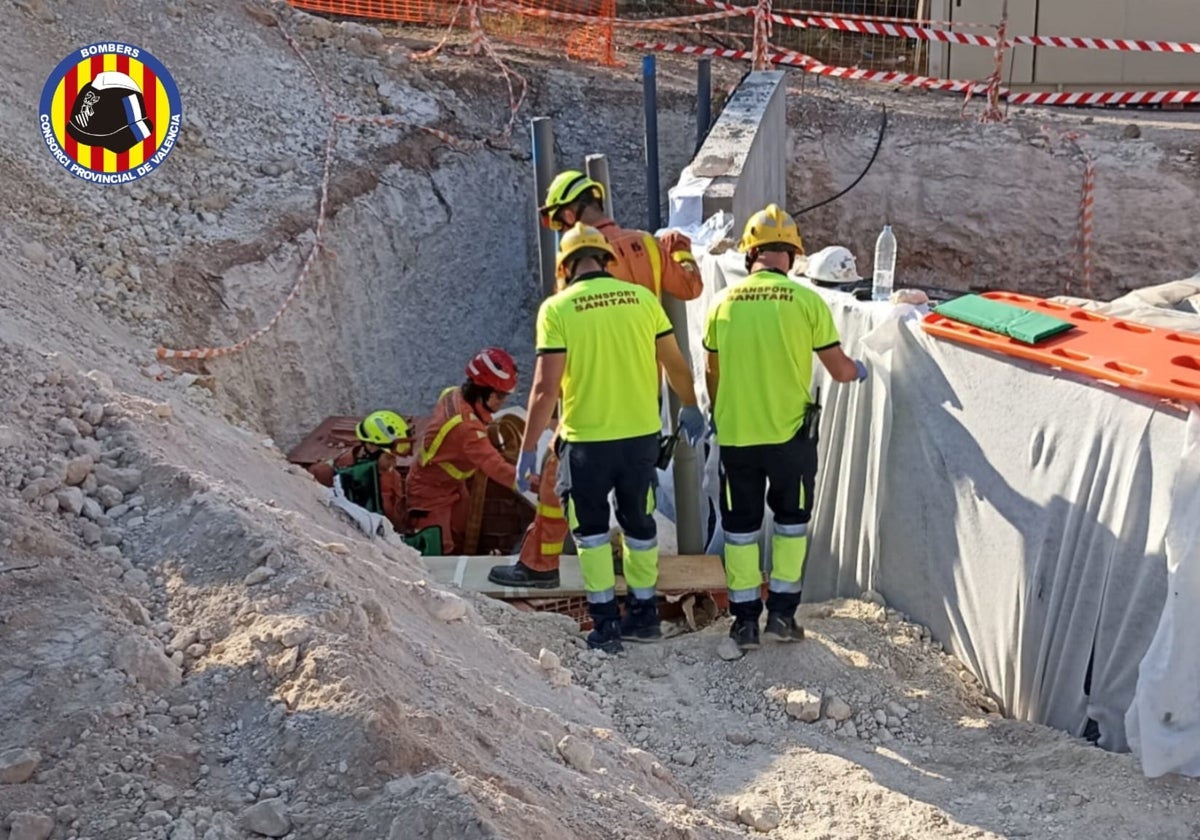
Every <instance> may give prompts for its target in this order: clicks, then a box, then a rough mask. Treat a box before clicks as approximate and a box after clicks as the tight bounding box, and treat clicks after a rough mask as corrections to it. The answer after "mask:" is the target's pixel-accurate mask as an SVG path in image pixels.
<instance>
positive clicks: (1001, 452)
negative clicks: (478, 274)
mask: <svg viewBox="0 0 1200 840" xmlns="http://www.w3.org/2000/svg"><path fill="white" fill-rule="evenodd" d="M741 261H742V257H741V255H740V254H737V253H735V252H728V253H725V254H722V255H719V256H712V255H708V256H706V257H704V259H703V260H702V268H703V272H704V277H705V294H704V296H703V297H702V298H700V299H699V300H697V301H693V302H691V303H689V306H688V320H689V330H690V334H691V344H692V348H693V359H692V362H693V365H694V369H695V370H697V371H702V370H703V354H704V351H703V348H702V347H701V343H700V336H701V333H702V330H703V323H704V314H705V312H706V311H707V308H708V302H709V300H710V299H711V296H712V295H713V294H714V293H715V292H716V291H717V290H719V289H721V288H724V286H725V285H727V284H729V283H736V282H737V281H738V280H739V279H741V278H742V277H744V275H745V272H744V270H743V267H742V265H741ZM819 291H820V294H822V295H823V296H824V297H825V298H826V300H827V301H829V303H830V305H831V308H832V309H833V312H834V317H835V321H836V322H837V324H838V326H839V330H840V332H841V336H842V341H843V345H844V347H845V349H846V351H847V352H848V353H849V354H850V355H851V356H854V357H857V358H862V359H864V360H865V361H866V363H867V365H868V367H869V368H870V369H871V377H870V379H869V380H868V381H867V382H866V383H864V384H861V385H859V384H857V383H851V384H846V385H840V384H836V383H832V382H831V381H830V380H829V379H828V376H827V375H826V374H825V372H824V370H823V369H821V367H820V365H819V363H818V364H817V374H816V378H815V384H817V385H819V386H820V387H821V401H822V403H823V405H824V411H823V412H822V415H821V425H820V429H821V441H820V445H819V453H820V467H819V471H818V475H817V489H816V506H815V510H814V516H813V521H812V523H811V525H810V553H809V559H808V563H807V568H806V572H805V587H804V599H805V600H806V601H820V600H825V599H828V598H832V597H844V596H855V595H857V594H859V593H860V592H861V591H862V590H864V589H868V588H870V589H875V590H877V591H879V592H881V593H882V594H883V595H884V596H885V597H886V599H887V600H888V603H889V604H890V605H892V606H894V607H896V608H897V609H900V610H902V611H904V612H905V613H908V614H909V615H910V616H912V617H913V618H914V619H915V620H917V621H920V622H921V623H923V624H926V625H928V626H929V627H930V629H931V630H932V632H933V635H934V637H935V638H937V639H938V640H939V641H941V642H943V643H944V644H945V645H946V646H947V647H948V648H949V649H950V650H951V651H953V652H954V653H955V654H956V655H957V656H958V657H959V658H960V659H961V660H962V661H963V662H965V663H966V664H967V665H968V666H969V667H970V668H971V669H972V671H974V673H975V674H976V675H977V676H979V677H980V679H981V680H982V681H983V683H984V684H985V685H986V686H987V687H988V688H989V689H990V690H991V691H992V692H993V693H994V694H995V696H996V697H997V698H998V699H999V700H1000V702H1001V703H1002V705H1003V707H1004V709H1005V711H1006V713H1007V714H1009V715H1011V716H1013V717H1016V718H1019V719H1025V720H1032V721H1038V722H1042V723H1046V724H1049V725H1051V726H1055V727H1057V728H1060V729H1064V730H1066V731H1069V732H1072V733H1074V734H1076V735H1081V734H1083V732H1084V729H1085V727H1086V726H1087V723H1088V720H1089V719H1092V720H1094V721H1096V723H1097V724H1098V726H1099V731H1100V744H1101V746H1104V747H1106V748H1108V749H1113V750H1125V749H1127V748H1128V746H1129V742H1128V739H1127V736H1126V725H1125V720H1126V711H1127V710H1128V709H1129V708H1130V704H1131V702H1132V701H1133V698H1134V693H1135V688H1137V686H1138V679H1139V665H1141V666H1142V690H1144V691H1147V692H1148V695H1147V697H1148V700H1147V702H1145V703H1144V704H1139V706H1138V709H1140V710H1141V725H1142V729H1141V732H1142V738H1141V741H1140V743H1139V745H1140V747H1141V748H1142V752H1141V755H1142V759H1143V762H1144V766H1145V768H1146V771H1147V772H1148V773H1151V772H1155V771H1156V770H1158V769H1159V768H1161V767H1164V766H1169V767H1170V768H1172V769H1177V770H1182V771H1184V772H1192V773H1195V772H1197V770H1200V677H1198V676H1197V674H1198V671H1200V610H1197V609H1196V606H1197V605H1198V604H1200V581H1198V580H1197V577H1200V572H1198V571H1197V570H1196V564H1197V562H1200V524H1198V523H1200V513H1198V511H1200V479H1197V478H1196V477H1195V476H1194V475H1192V477H1191V478H1190V479H1188V478H1187V476H1186V475H1184V473H1182V472H1181V470H1180V465H1181V463H1188V464H1189V466H1188V470H1191V471H1195V470H1200V455H1197V452H1200V443H1197V442H1196V440H1194V439H1191V440H1189V441H1188V443H1187V445H1188V446H1189V447H1191V448H1189V449H1187V450H1185V428H1186V427H1187V424H1186V423H1185V417H1186V416H1185V415H1184V414H1183V413H1182V412H1181V411H1179V410H1178V409H1175V408H1172V407H1171V406H1168V405H1166V404H1164V403H1161V402H1159V401H1157V400H1154V399H1152V398H1147V397H1143V396H1142V395H1139V394H1136V393H1132V392H1128V391H1117V390H1116V389H1113V388H1109V387H1107V386H1105V385H1104V384H1102V383H1099V382H1095V381H1093V380H1089V379H1087V378H1085V377H1080V376H1075V375H1074V374H1070V373H1066V372H1062V371H1055V370H1053V369H1050V368H1048V367H1045V366H1042V365H1038V364H1034V363H1030V362H1023V361H1021V360H1018V359H1013V358H1009V357H1003V356H997V355H991V354H988V353H985V352H981V351H977V350H973V349H970V348H967V347H965V346H961V345H957V344H954V343H952V342H948V341H944V340H941V339H937V338H933V337H931V336H929V335H927V334H926V333H925V332H924V331H923V330H922V329H921V328H920V320H919V316H920V314H921V313H920V312H918V311H917V310H914V309H913V308H912V307H892V306H890V305H889V304H875V303H865V304H864V303H859V302H857V301H855V300H854V299H853V298H852V297H851V296H849V295H846V294H842V293H837V292H829V291H826V290H819ZM697 379H698V384H700V385H701V387H702V377H697ZM1195 425H1196V421H1193V427H1194V426H1195ZM1197 435H1200V432H1197V431H1195V429H1194V428H1193V431H1192V437H1193V438H1195V437H1196V436H1197ZM713 450H714V451H713V452H711V453H710V456H709V458H708V460H707V463H706V468H705V474H704V481H705V492H706V495H707V496H708V498H709V499H710V500H711V501H713V502H714V503H715V499H716V490H717V482H718V476H717V454H716V452H715V447H713ZM1181 453H1182V454H1183V457H1182V458H1181ZM1187 475H1191V473H1190V472H1189V473H1187ZM1177 476H1179V478H1178V483H1176V482H1177ZM1169 522H1170V523H1172V524H1171V527H1172V530H1171V535H1172V536H1171V539H1170V541H1169V542H1168V538H1167V533H1168V523H1169ZM1184 523H1187V524H1186V525H1185V524H1184ZM721 545H722V540H721V537H720V534H719V532H718V534H716V535H715V538H714V542H713V544H712V546H711V547H710V550H720V548H721ZM1168 562H1170V563H1171V564H1173V565H1172V569H1173V570H1174V571H1173V572H1172V575H1173V577H1172V584H1171V585H1172V586H1173V587H1176V588H1177V589H1178V591H1179V592H1180V595H1179V598H1181V599H1183V600H1182V604H1181V607H1182V608H1180V609H1174V610H1169V611H1167V612H1166V613H1164V610H1163V604H1164V600H1165V599H1166V595H1167V589H1168ZM1172 591H1175V590H1174V589H1173V590H1172ZM1160 617H1164V618H1163V623H1162V626H1160V621H1159V620H1160ZM1156 628H1158V635H1157V636H1156V634H1155V629H1156ZM1152 639H1155V645H1156V648H1155V649H1154V650H1153V651H1152V654H1153V656H1151V657H1148V658H1147V659H1146V662H1145V663H1143V657H1144V656H1145V655H1146V653H1147V649H1148V648H1150V645H1151V641H1152ZM1185 653H1186V654H1188V655H1190V657H1191V658H1190V660H1189V661H1188V662H1187V663H1186V665H1185V664H1184V663H1183V661H1182V660H1183V658H1184V654H1185ZM1151 697H1152V698H1154V699H1153V700H1152V701H1151V700H1149V698H1151ZM1185 698H1190V699H1188V700H1187V702H1184V700H1185ZM1160 703H1165V704H1167V705H1169V706H1170V708H1171V709H1174V710H1176V711H1175V712H1174V713H1173V714H1174V717H1173V718H1172V721H1173V723H1169V724H1163V723H1162V722H1161V719H1162V716H1161V715H1160V714H1158V710H1159V709H1160ZM1161 708H1166V707H1165V706H1162V707H1161ZM1148 720H1149V721H1150V722H1151V724H1152V725H1148V723H1147V721H1148ZM1156 721H1157V722H1156ZM1167 729H1169V737H1168V732H1167ZM1168 742H1169V747H1168V746H1167V743H1168Z"/></svg>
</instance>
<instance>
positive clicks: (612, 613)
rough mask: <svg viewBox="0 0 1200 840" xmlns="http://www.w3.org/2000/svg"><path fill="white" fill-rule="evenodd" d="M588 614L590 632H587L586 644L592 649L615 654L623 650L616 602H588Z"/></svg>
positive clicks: (619, 617)
mask: <svg viewBox="0 0 1200 840" xmlns="http://www.w3.org/2000/svg"><path fill="white" fill-rule="evenodd" d="M588 615H590V616H591V617H592V624H593V627H592V632H591V633H588V637H587V645H588V647H589V648H591V649H592V650H602V651H604V652H605V653H608V654H617V653H620V652H621V651H623V650H625V648H624V647H623V646H622V645H621V611H620V610H619V609H617V602H616V601H615V600H613V601H605V602H604V603H602V604H588Z"/></svg>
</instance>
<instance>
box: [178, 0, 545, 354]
mask: <svg viewBox="0 0 1200 840" xmlns="http://www.w3.org/2000/svg"><path fill="white" fill-rule="evenodd" d="M472 1H473V0H472ZM459 5H460V6H461V5H462V3H461V2H460V4H459ZM456 14H457V13H456ZM275 23H276V26H278V27H279V31H280V33H281V34H282V36H283V38H284V40H285V41H287V44H288V46H289V47H291V49H292V51H293V52H294V53H295V54H296V55H297V57H299V59H300V62H301V63H302V64H303V65H304V67H305V69H306V70H307V71H308V73H309V75H310V76H312V79H313V81H314V82H315V83H316V87H317V91H318V93H319V94H320V96H321V104H322V106H323V107H324V109H325V111H326V113H327V114H328V116H329V128H328V131H327V132H326V135H325V150H324V156H323V157H324V159H323V162H322V166H321V187H320V199H319V200H318V202H317V221H316V224H315V226H314V228H313V244H312V247H311V248H310V249H309V251H308V254H307V255H306V256H305V258H304V262H303V263H301V265H300V271H299V272H298V274H297V276H296V280H295V282H294V283H293V284H292V288H291V290H290V291H289V292H288V295H287V297H286V298H284V301H283V304H282V305H281V306H280V307H279V309H278V310H276V312H275V314H274V315H272V316H271V319H270V320H269V321H267V323H266V324H264V325H263V326H262V327H259V328H258V329H257V330H255V331H254V332H252V333H251V334H250V335H248V336H246V337H245V338H243V339H242V340H241V341H239V342H237V343H236V344H229V345H225V346H221V347H196V348H192V349H190V350H175V349H171V348H167V347H162V346H159V347H158V348H156V350H155V356H156V357H157V358H159V359H216V358H220V357H222V356H231V355H234V354H235V353H240V352H241V351H243V350H245V349H246V348H248V347H250V346H251V345H252V344H254V343H255V342H257V341H258V340H259V339H261V338H262V337H263V336H264V335H266V334H267V333H269V332H270V331H271V330H272V329H274V327H275V325H276V324H278V323H279V321H280V319H281V318H283V314H284V313H285V312H287V310H288V307H289V306H291V304H292V302H293V301H295V300H296V299H297V298H298V297H300V293H301V291H302V290H303V288H304V284H305V282H306V281H307V280H308V278H309V276H310V275H311V273H312V268H313V265H314V264H315V263H316V260H317V256H318V255H319V254H320V253H321V252H322V251H327V250H328V249H327V248H326V246H325V224H326V222H327V221H328V215H329V214H328V208H329V181H330V177H331V173H332V170H333V155H334V149H335V146H336V145H337V126H338V123H352V124H353V123H359V124H363V123H365V124H372V125H380V126H387V127H405V128H412V129H416V130H419V131H424V132H426V133H428V134H431V135H433V136H434V137H437V138H438V139H439V140H441V141H443V142H444V143H446V144H447V145H450V146H452V147H454V148H457V149H460V150H463V151H475V150H478V149H482V148H484V147H485V146H486V145H487V144H486V143H484V142H483V141H479V140H463V139H461V138H458V137H455V136H454V135H452V134H449V133H448V132H445V131H442V130H441V129H437V128H432V127H430V126H425V125H419V124H417V123H413V122H410V121H408V120H405V119H403V118H400V117H388V116H368V117H361V116H353V115H349V114H342V113H338V111H337V109H336V108H335V107H334V100H333V92H332V91H331V90H330V89H329V86H328V85H327V84H326V83H325V81H324V79H323V78H322V77H321V76H320V74H318V73H317V71H316V68H314V67H313V65H312V63H311V62H310V61H309V60H308V57H307V56H306V55H305V54H304V52H303V50H302V49H301V48H300V44H299V43H298V42H297V41H296V39H295V38H293V37H292V35H291V33H290V32H288V31H287V29H286V28H285V27H284V25H283V22H282V21H281V20H280V19H279V18H278V16H276V18H275ZM443 43H444V42H443ZM483 49H484V51H485V52H488V53H489V54H492V56H493V58H496V56H495V55H494V53H492V52H491V46H490V44H489V43H488V42H487V41H486V39H485V40H484V42H483ZM496 60H497V61H499V59H498V58H496ZM523 81H524V79H523V77H522V82H523ZM509 93H510V96H511V95H512V88H511V82H510V87H509ZM522 99H523V92H522ZM519 107H520V102H519V101H518V102H517V104H516V108H519ZM515 118H516V109H515V108H514V112H513V120H515ZM511 126H512V121H510V124H509V131H511Z"/></svg>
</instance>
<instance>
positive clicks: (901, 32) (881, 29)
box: [808, 15, 996, 47]
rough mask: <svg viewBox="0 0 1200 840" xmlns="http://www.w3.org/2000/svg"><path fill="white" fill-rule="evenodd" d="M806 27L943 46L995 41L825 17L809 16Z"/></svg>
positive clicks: (923, 28)
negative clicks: (929, 42) (913, 39)
mask: <svg viewBox="0 0 1200 840" xmlns="http://www.w3.org/2000/svg"><path fill="white" fill-rule="evenodd" d="M808 25H809V26H810V27H815V28H818V29H836V30H839V31H841V32H861V33H863V34H866V35H885V36H888V37H891V38H916V39H917V40H920V41H937V42H939V43H943V44H967V45H971V46H976V47H994V46H996V39H995V38H994V37H992V36H990V35H972V34H970V33H967V32H948V31H946V30H944V29H929V28H928V27H926V26H911V25H908V24H899V23H876V22H874V21H864V20H851V19H848V18H841V17H828V16H825V15H821V16H816V15H814V16H811V17H809V18H808Z"/></svg>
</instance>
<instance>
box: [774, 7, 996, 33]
mask: <svg viewBox="0 0 1200 840" xmlns="http://www.w3.org/2000/svg"><path fill="white" fill-rule="evenodd" d="M779 14H783V15H789V16H792V17H799V18H803V19H805V20H808V19H809V18H828V17H829V12H828V11H824V12H814V11H807V10H804V11H796V10H789V11H786V12H780V13H779ZM836 19H837V20H866V21H873V22H875V23H908V24H916V25H917V26H943V27H948V28H951V27H952V28H957V29H995V28H996V24H994V23H975V22H974V21H961V20H921V19H920V18H906V17H892V16H891V15H863V14H857V13H855V12H838V14H837V15H836ZM809 25H810V26H811V25H812V24H811V23H810V24H809Z"/></svg>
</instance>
